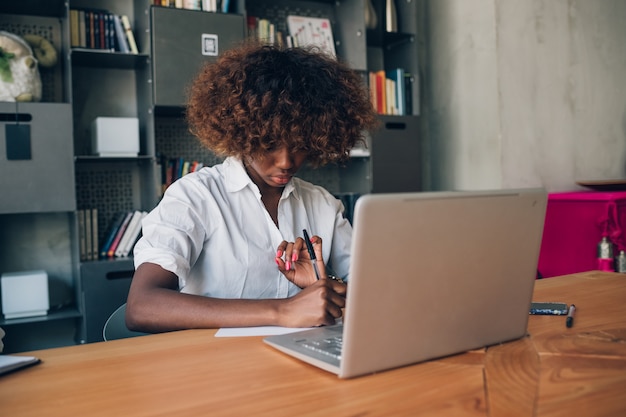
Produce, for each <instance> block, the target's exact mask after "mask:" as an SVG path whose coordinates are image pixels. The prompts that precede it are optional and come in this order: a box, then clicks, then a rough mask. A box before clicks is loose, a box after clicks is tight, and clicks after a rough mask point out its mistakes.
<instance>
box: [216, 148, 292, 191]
mask: <svg viewBox="0 0 626 417" xmlns="http://www.w3.org/2000/svg"><path fill="white" fill-rule="evenodd" d="M223 165H224V174H225V175H224V178H225V180H226V187H227V189H228V191H230V192H237V191H241V190H242V189H244V188H246V187H247V186H250V187H251V188H252V189H253V190H255V191H256V192H257V193H258V192H259V187H257V185H256V184H255V183H254V182H253V181H252V179H251V178H250V176H249V175H248V173H247V172H246V168H245V167H244V166H243V163H242V162H241V160H240V159H238V158H236V157H234V156H229V157H227V158H226V159H225V160H224V163H223ZM291 194H293V195H294V197H295V198H299V195H300V193H299V192H298V187H297V186H296V182H295V181H294V180H293V179H292V180H291V181H289V182H288V183H287V185H285V189H284V190H283V195H282V197H281V199H284V198H287V197H289V196H290V195H291Z"/></svg>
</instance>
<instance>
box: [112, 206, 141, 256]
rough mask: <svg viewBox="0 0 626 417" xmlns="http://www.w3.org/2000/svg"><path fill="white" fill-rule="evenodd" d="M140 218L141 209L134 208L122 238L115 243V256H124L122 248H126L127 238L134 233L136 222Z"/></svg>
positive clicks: (137, 222)
mask: <svg viewBox="0 0 626 417" xmlns="http://www.w3.org/2000/svg"><path fill="white" fill-rule="evenodd" d="M140 219H141V211H139V210H135V211H134V212H133V213H132V217H131V218H130V221H129V222H128V226H126V230H125V231H124V234H123V235H122V238H121V239H120V242H119V243H118V245H117V248H115V256H116V257H118V258H119V257H122V256H124V255H123V253H124V250H125V249H126V246H127V245H128V240H129V239H130V238H131V234H134V233H135V229H136V227H137V224H139V221H140Z"/></svg>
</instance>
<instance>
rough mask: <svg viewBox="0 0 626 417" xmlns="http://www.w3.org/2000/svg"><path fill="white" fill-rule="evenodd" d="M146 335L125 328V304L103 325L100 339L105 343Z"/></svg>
mask: <svg viewBox="0 0 626 417" xmlns="http://www.w3.org/2000/svg"><path fill="white" fill-rule="evenodd" d="M146 334H148V333H141V332H134V331H132V330H128V327H126V303H124V304H122V305H121V306H119V307H118V308H117V310H115V311H114V312H113V313H112V314H111V316H109V318H108V319H107V321H106V323H104V328H103V329H102V337H103V338H104V340H105V341H108V340H116V339H125V338H127V337H137V336H144V335H146Z"/></svg>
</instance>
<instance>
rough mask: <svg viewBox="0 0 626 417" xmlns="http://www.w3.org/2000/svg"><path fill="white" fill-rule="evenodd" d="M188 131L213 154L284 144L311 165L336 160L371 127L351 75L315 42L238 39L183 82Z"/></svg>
mask: <svg viewBox="0 0 626 417" xmlns="http://www.w3.org/2000/svg"><path fill="white" fill-rule="evenodd" d="M186 118H187V121H188V122H189V126H190V130H191V132H192V133H193V134H194V135H195V136H197V138H198V139H199V140H200V141H201V143H202V144H203V145H204V146H206V147H207V148H209V149H210V150H212V151H213V152H214V153H215V154H216V155H218V156H237V157H239V158H241V159H245V158H247V157H252V158H256V157H261V156H262V155H263V154H265V153H267V152H268V151H272V150H275V149H279V148H281V147H283V146H287V147H288V148H289V149H292V150H294V151H305V152H306V153H307V160H308V162H309V164H311V165H312V166H313V167H319V166H323V165H326V164H328V163H330V162H334V163H343V162H345V161H347V159H348V158H349V152H350V149H351V148H353V147H354V146H355V145H356V144H357V143H359V142H361V143H364V136H363V135H364V131H366V130H371V129H373V128H375V127H377V126H378V119H377V118H376V112H375V110H374V108H373V106H372V104H371V102H370V99H369V93H368V91H367V88H366V86H365V84H364V82H363V80H362V78H361V76H360V75H359V74H357V73H356V72H355V71H354V70H352V69H351V68H349V67H348V66H347V65H346V64H345V63H342V62H340V61H338V60H336V59H335V58H333V57H330V56H327V55H325V54H323V53H321V52H320V51H319V50H317V49H315V48H281V47H277V46H270V45H259V44H256V43H245V44H243V45H241V46H239V47H237V48H233V49H230V50H228V51H226V52H224V53H223V54H222V55H221V57H220V58H219V59H218V60H217V62H215V63H208V64H206V65H205V66H204V67H203V68H202V70H201V71H200V73H199V74H198V76H197V77H196V78H195V80H194V81H193V83H192V84H191V86H190V90H189V100H188V105H187V110H186Z"/></svg>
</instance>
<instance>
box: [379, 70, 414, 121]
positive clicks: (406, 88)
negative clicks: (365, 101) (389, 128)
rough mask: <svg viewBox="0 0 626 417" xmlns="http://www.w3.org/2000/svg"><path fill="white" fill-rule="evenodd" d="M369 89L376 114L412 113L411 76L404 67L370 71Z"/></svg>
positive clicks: (399, 114)
mask: <svg viewBox="0 0 626 417" xmlns="http://www.w3.org/2000/svg"><path fill="white" fill-rule="evenodd" d="M369 91H370V98H371V101H372V106H374V108H375V109H376V111H377V112H378V114H387V115H397V116H405V115H411V114H413V101H412V98H413V76H412V75H411V74H410V73H408V72H406V71H405V70H404V69H402V68H396V69H393V70H391V71H383V70H380V71H370V72H369Z"/></svg>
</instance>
